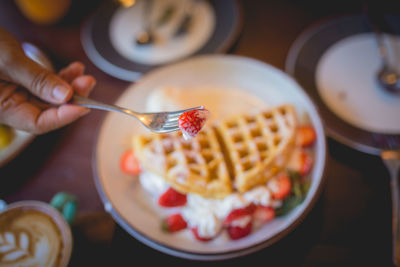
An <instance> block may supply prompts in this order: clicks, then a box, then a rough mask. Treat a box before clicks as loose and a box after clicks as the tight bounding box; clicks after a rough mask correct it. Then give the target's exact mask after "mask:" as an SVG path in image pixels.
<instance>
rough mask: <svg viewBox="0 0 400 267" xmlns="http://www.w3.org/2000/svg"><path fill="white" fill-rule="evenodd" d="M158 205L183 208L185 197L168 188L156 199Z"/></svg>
mask: <svg viewBox="0 0 400 267" xmlns="http://www.w3.org/2000/svg"><path fill="white" fill-rule="evenodd" d="M158 204H159V205H160V206H163V207H177V206H183V205H185V204H186V195H185V194H182V193H180V192H178V191H176V190H174V189H173V188H172V187H170V188H168V189H167V191H165V192H164V194H162V195H161V196H160V197H159V198H158Z"/></svg>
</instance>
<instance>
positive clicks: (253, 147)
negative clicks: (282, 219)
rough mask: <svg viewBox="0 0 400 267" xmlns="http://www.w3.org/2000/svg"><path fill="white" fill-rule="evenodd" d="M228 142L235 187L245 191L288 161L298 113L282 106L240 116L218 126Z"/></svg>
mask: <svg viewBox="0 0 400 267" xmlns="http://www.w3.org/2000/svg"><path fill="white" fill-rule="evenodd" d="M216 128H217V131H218V133H219V135H220V136H221V141H222V142H223V143H224V146H225V151H226V156H227V160H228V161H229V162H228V166H229V167H230V172H231V175H232V177H234V179H233V182H234V187H235V188H236V189H237V190H238V191H239V192H245V191H247V190H249V189H251V188H252V187H254V186H256V185H260V184H263V183H265V182H266V181H268V179H269V178H271V177H272V176H274V175H275V174H276V173H277V172H279V171H280V170H281V169H282V168H283V167H284V166H285V164H286V162H287V160H288V158H289V156H290V152H291V150H292V148H293V145H294V141H295V133H296V115H295V111H294V109H293V107H292V106H290V105H282V106H277V107H274V108H272V109H269V110H266V111H263V112H260V113H257V114H254V115H249V114H245V115H238V116H235V117H233V118H230V119H228V120H224V121H221V122H219V123H218V124H217V126H216Z"/></svg>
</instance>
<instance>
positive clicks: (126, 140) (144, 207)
mask: <svg viewBox="0 0 400 267" xmlns="http://www.w3.org/2000/svg"><path fill="white" fill-rule="evenodd" d="M162 86H175V87H182V88H194V87H197V89H198V88H199V87H201V86H204V87H205V88H208V89H207V90H209V88H218V90H216V91H215V95H211V94H213V93H211V91H209V92H210V97H209V98H208V100H207V99H203V100H202V101H205V102H207V103H202V104H203V105H204V106H206V107H207V106H211V107H212V109H211V112H212V113H213V116H214V119H218V118H219V117H221V116H226V115H230V114H232V113H234V112H241V111H244V110H247V109H254V108H255V106H257V105H258V106H263V103H265V105H269V104H270V105H274V104H279V103H291V104H293V105H294V106H295V108H296V111H297V112H298V115H299V117H300V118H304V116H307V117H308V118H309V121H310V122H311V123H312V124H313V126H314V128H315V130H316V132H317V135H318V138H317V141H316V143H315V163H314V168H313V170H312V173H311V179H312V182H311V186H310V189H309V192H308V194H307V197H306V199H305V200H304V202H303V203H302V204H301V205H299V206H298V207H297V208H295V209H294V210H292V211H291V212H290V213H289V214H288V215H286V216H284V217H280V218H277V219H275V220H274V221H272V222H271V223H269V224H266V225H265V226H263V227H262V228H261V229H259V230H257V233H256V234H255V233H253V234H251V235H250V236H248V237H246V238H243V239H241V240H237V241H229V240H228V239H227V238H226V236H224V235H222V236H221V237H218V238H216V239H215V240H213V241H211V242H206V243H203V242H199V241H196V240H195V239H194V238H193V237H192V236H191V235H190V234H189V233H188V232H186V231H184V232H180V233H177V234H168V233H165V232H163V231H162V230H161V227H160V222H161V219H162V218H163V213H162V212H161V210H160V209H159V208H158V207H157V205H156V204H155V203H154V201H153V200H152V199H151V198H150V197H149V196H148V194H147V193H146V192H145V191H144V190H143V189H142V188H141V186H140V183H139V180H138V178H137V177H132V176H129V175H126V174H123V173H122V171H121V170H120V167H119V160H120V157H121V155H122V153H123V152H124V151H125V150H126V149H128V148H129V147H130V139H131V137H132V135H134V134H135V133H143V132H146V131H147V130H146V129H144V128H143V126H141V125H140V124H139V123H138V122H137V121H136V120H134V119H132V118H130V117H127V116H123V115H120V114H118V113H110V114H108V115H107V116H106V118H105V120H104V123H103V125H102V127H101V129H100V133H99V136H98V140H97V145H96V150H95V153H94V161H93V165H94V171H95V182H96V186H97V189H98V191H99V194H100V196H101V199H102V200H103V202H104V206H105V209H106V210H107V211H108V212H110V213H111V215H112V216H113V217H114V219H115V220H116V221H117V222H118V223H119V224H120V225H121V226H122V227H123V228H124V229H125V230H126V231H128V232H129V233H130V234H131V235H132V236H134V237H135V238H136V239H138V240H140V241H141V242H143V243H144V244H146V245H148V246H150V247H152V248H154V249H157V250H159V251H162V252H164V253H167V254H170V255H174V256H177V257H183V258H188V259H196V260H217V259H228V258H233V257H238V256H241V255H245V254H248V253H251V252H254V251H257V250H259V249H261V248H264V247H266V246H269V245H270V244H272V243H273V242H275V241H277V240H279V239H280V238H282V237H283V236H285V235H286V234H287V233H289V232H290V231H291V230H293V229H294V228H295V227H296V226H297V225H298V223H299V222H300V221H301V220H302V219H303V218H304V217H305V216H306V214H307V213H308V211H309V210H310V209H311V208H312V206H313V204H314V203H315V201H316V199H317V197H318V195H319V193H320V191H321V186H322V183H323V171H324V166H325V157H326V144H325V135H324V130H323V126H322V123H321V120H320V117H319V115H318V113H317V110H316V109H315V107H314V105H313V103H312V102H311V100H310V99H309V97H308V96H307V95H306V94H305V93H304V91H303V90H302V89H301V87H300V86H299V85H298V84H297V83H296V82H295V81H294V80H293V79H292V78H290V77H289V76H288V75H286V74H285V73H284V72H282V71H280V70H278V69H276V68H274V67H272V66H270V65H268V64H265V63H262V62H259V61H257V60H254V59H250V58H245V57H239V56H224V55H213V56H199V57H195V58H192V59H188V60H186V61H183V62H180V63H176V64H173V65H169V66H165V67H162V68H159V69H155V70H153V71H151V72H150V73H148V74H147V75H145V76H144V77H143V78H142V79H140V80H139V81H138V82H137V83H135V84H133V85H132V86H130V87H129V88H127V89H126V91H125V92H124V93H123V94H122V96H121V97H120V98H119V99H118V101H117V103H116V104H118V105H120V106H124V107H128V108H132V109H135V110H138V111H140V110H145V105H146V99H147V98H148V96H149V95H150V94H151V93H152V92H153V90H155V89H156V88H160V87H162ZM188 90H189V89H188ZM194 91H195V90H194ZM194 91H193V92H194ZM221 91H222V92H225V97H224V98H223V101H215V99H218V96H217V95H220V94H221ZM187 94H188V95H190V94H191V92H190V91H188V92H187ZM243 96H245V97H243ZM195 98H196V97H192V100H191V101H193V103H195V102H196V101H195V100H193V99H195ZM219 99H221V98H219ZM190 104H192V103H190ZM208 104H209V105H208Z"/></svg>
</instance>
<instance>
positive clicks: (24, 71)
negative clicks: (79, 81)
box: [10, 55, 73, 104]
mask: <svg viewBox="0 0 400 267" xmlns="http://www.w3.org/2000/svg"><path fill="white" fill-rule="evenodd" d="M13 67H14V68H15V69H14V70H13V71H11V72H10V76H11V77H10V79H11V80H12V81H13V82H14V83H17V84H19V85H21V86H22V87H24V88H26V89H27V90H29V91H30V92H31V93H32V94H34V95H36V96H37V97H39V98H41V99H42V100H44V101H47V102H50V103H53V104H61V103H64V102H66V101H68V100H69V99H70V98H71V97H72V94H73V90H72V88H71V86H70V85H69V84H68V83H67V82H66V81H64V80H63V79H61V78H60V77H58V76H57V75H56V74H54V73H53V72H51V71H49V70H47V69H45V68H44V67H42V66H41V65H39V64H38V63H36V62H35V61H33V60H31V59H30V58H28V57H27V56H25V55H24V56H23V57H22V58H20V59H19V60H18V62H14V64H13Z"/></svg>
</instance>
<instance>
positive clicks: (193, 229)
mask: <svg viewBox="0 0 400 267" xmlns="http://www.w3.org/2000/svg"><path fill="white" fill-rule="evenodd" d="M190 230H192V233H193V235H194V237H195V238H196V239H197V240H199V241H202V242H208V241H211V240H213V239H214V237H202V236H200V235H199V231H198V230H197V228H191V229H190Z"/></svg>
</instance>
